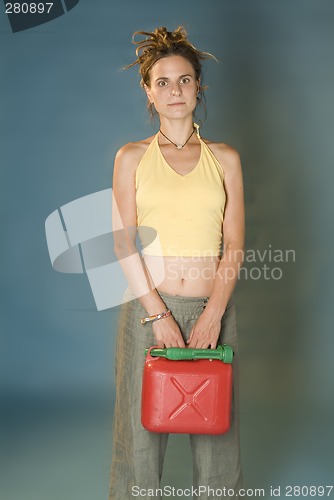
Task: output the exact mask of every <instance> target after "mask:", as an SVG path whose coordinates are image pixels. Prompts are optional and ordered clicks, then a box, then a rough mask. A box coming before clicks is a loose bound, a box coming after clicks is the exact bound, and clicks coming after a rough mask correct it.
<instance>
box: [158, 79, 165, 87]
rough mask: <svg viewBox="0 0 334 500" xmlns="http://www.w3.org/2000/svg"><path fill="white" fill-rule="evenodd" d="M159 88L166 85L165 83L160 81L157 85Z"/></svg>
mask: <svg viewBox="0 0 334 500" xmlns="http://www.w3.org/2000/svg"><path fill="white" fill-rule="evenodd" d="M158 85H159V87H165V86H166V85H167V82H165V81H164V80H161V81H160V82H159V83H158Z"/></svg>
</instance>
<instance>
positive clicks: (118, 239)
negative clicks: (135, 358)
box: [112, 143, 184, 347]
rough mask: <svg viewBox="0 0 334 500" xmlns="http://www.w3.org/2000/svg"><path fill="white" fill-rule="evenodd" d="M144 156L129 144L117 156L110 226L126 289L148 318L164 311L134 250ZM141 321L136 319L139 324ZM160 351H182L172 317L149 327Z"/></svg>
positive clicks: (140, 147)
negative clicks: (138, 181)
mask: <svg viewBox="0 0 334 500" xmlns="http://www.w3.org/2000/svg"><path fill="white" fill-rule="evenodd" d="M143 152H144V149H143V145H139V144H138V143H129V144H126V145H125V146H123V147H122V148H121V149H120V150H119V151H118V153H117V155H116V158H115V164H114V175H113V200H112V202H113V206H112V223H113V234H114V250H115V254H116V256H117V258H118V259H119V261H120V265H121V267H122V269H123V272H124V274H125V276H126V278H127V281H128V285H129V287H130V289H131V290H132V292H133V293H134V294H135V295H136V297H138V300H139V301H140V303H141V304H142V305H143V307H144V308H145V309H146V311H147V313H148V315H153V314H159V313H161V312H163V311H164V310H166V306H165V304H164V302H163V301H162V299H161V297H160V295H159V294H158V292H157V290H156V289H155V288H154V285H153V284H152V283H153V281H152V279H151V278H150V276H149V273H148V270H147V268H146V266H145V264H144V262H143V259H142V258H141V256H140V255H139V253H138V251H137V248H136V234H137V227H136V226H137V208H136V188H135V171H136V168H137V165H138V163H139V160H140V158H141V156H142V154H143ZM140 319H141V318H138V321H140ZM152 326H153V331H154V334H155V337H156V339H157V345H158V346H159V347H164V346H166V347H184V341H183V338H182V335H181V332H180V330H179V327H178V326H177V324H176V322H175V320H174V318H173V317H172V316H169V317H166V318H163V319H161V320H158V321H156V322H154V323H153V324H152Z"/></svg>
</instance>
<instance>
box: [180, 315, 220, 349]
mask: <svg viewBox="0 0 334 500" xmlns="http://www.w3.org/2000/svg"><path fill="white" fill-rule="evenodd" d="M221 318H222V317H221V316H220V315H218V314H215V313H211V312H210V311H209V309H208V308H206V309H204V311H203V312H202V314H201V315H200V316H199V318H198V319H197V321H196V323H195V324H194V326H193V328H192V330H191V332H190V337H189V340H188V341H187V346H188V347H190V348H194V349H208V348H209V347H211V349H216V347H217V342H218V338H219V334H220V330H221Z"/></svg>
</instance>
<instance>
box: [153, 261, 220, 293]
mask: <svg viewBox="0 0 334 500" xmlns="http://www.w3.org/2000/svg"><path fill="white" fill-rule="evenodd" d="M143 258H144V262H145V265H146V267H147V269H148V271H149V275H150V277H151V279H152V282H151V285H152V286H153V287H154V288H156V289H157V290H158V291H159V292H163V293H167V294H169V295H180V296H184V297H203V296H206V297H210V295H211V293H212V287H213V283H214V279H215V275H216V272H217V267H218V264H219V261H220V257H219V256H217V257H215V256H212V257H188V256H184V257H178V256H175V257H174V256H173V257H156V256H152V255H143Z"/></svg>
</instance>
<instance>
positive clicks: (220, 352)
mask: <svg viewBox="0 0 334 500" xmlns="http://www.w3.org/2000/svg"><path fill="white" fill-rule="evenodd" d="M145 352H146V353H147V355H148V356H149V359H150V360H152V359H153V358H156V357H162V358H167V359H171V360H174V361H179V360H186V359H188V360H194V359H217V360H220V361H222V362H223V363H232V360H233V349H232V347H231V346H229V345H227V344H223V345H219V346H218V347H217V349H191V348H189V347H167V348H164V349H162V348H159V347H157V346H152V347H150V348H149V349H146V350H145Z"/></svg>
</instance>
